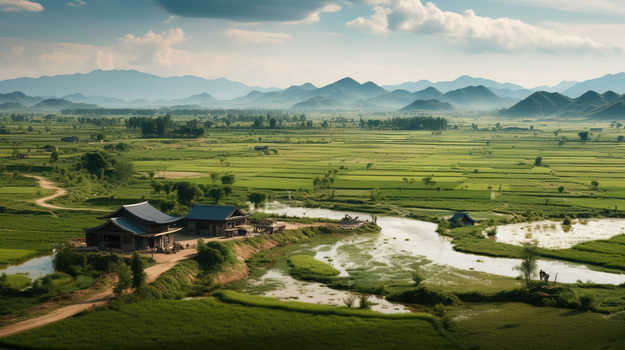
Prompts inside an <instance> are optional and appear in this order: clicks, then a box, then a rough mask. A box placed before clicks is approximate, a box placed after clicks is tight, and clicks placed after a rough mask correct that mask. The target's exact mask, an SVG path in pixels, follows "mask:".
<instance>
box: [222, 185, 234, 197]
mask: <svg viewBox="0 0 625 350" xmlns="http://www.w3.org/2000/svg"><path fill="white" fill-rule="evenodd" d="M223 189H224V195H225V196H226V197H228V196H229V195H230V194H231V193H232V186H224V187H223Z"/></svg>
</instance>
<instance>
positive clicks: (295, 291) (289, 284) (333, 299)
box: [256, 270, 410, 314]
mask: <svg viewBox="0 0 625 350" xmlns="http://www.w3.org/2000/svg"><path fill="white" fill-rule="evenodd" d="M256 283H275V284H277V285H279V286H280V287H279V288H278V289H277V290H275V291H270V292H266V293H264V294H263V295H265V296H268V297H274V298H279V299H282V300H292V301H302V302H306V303H313V304H324V305H334V306H345V303H344V300H345V299H347V298H348V297H349V296H353V297H354V298H355V299H356V301H355V302H354V307H358V296H357V295H354V294H352V293H350V292H347V291H340V290H334V289H330V288H328V287H326V286H325V285H323V284H319V283H314V282H313V283H308V282H302V281H298V280H296V279H294V278H293V277H291V276H287V275H284V274H282V273H281V272H280V271H278V270H270V271H268V272H267V273H266V274H265V275H263V277H261V278H260V280H259V281H258V282H256ZM369 302H371V303H373V305H372V306H371V310H374V311H378V312H382V313H385V314H390V313H402V312H410V310H409V309H406V308H405V307H404V306H403V305H401V304H393V303H391V302H389V301H387V300H385V299H384V298H382V297H379V296H372V297H370V298H369Z"/></svg>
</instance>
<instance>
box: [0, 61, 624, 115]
mask: <svg viewBox="0 0 625 350" xmlns="http://www.w3.org/2000/svg"><path fill="white" fill-rule="evenodd" d="M589 90H592V93H590V91H589ZM622 93H625V73H619V74H616V75H610V74H608V75H606V76H604V77H601V78H597V79H591V80H587V81H584V82H572V81H564V82H562V83H560V84H558V85H556V86H553V87H547V86H540V87H537V88H533V89H525V88H523V87H521V86H519V85H515V84H510V83H499V82H496V81H493V80H489V79H482V78H473V77H470V76H466V75H465V76H461V77H459V78H458V79H455V80H453V81H447V82H437V83H432V82H430V81H427V80H420V81H417V82H405V83H402V84H399V85H385V86H379V85H377V84H376V83H374V82H371V81H369V82H365V83H363V84H361V83H359V82H357V81H355V80H354V79H351V78H349V77H347V78H343V79H340V80H338V81H336V82H334V83H331V84H328V85H326V86H322V87H316V86H314V85H313V84H311V83H305V84H302V85H294V86H291V87H289V88H287V89H277V88H266V89H265V88H258V87H249V86H247V85H245V84H242V83H239V82H233V81H229V80H227V79H213V80H209V79H203V78H198V77H193V76H184V77H171V78H162V77H158V76H155V75H151V74H145V73H141V72H137V71H132V70H131V71H121V70H112V71H101V70H98V71H93V72H91V73H88V74H72V75H60V76H52V77H47V76H45V77H40V78H18V79H11V80H4V81H0V109H2V110H11V109H24V108H28V109H35V110H43V109H78V108H101V107H107V108H111V107H116V108H160V107H166V108H171V109H194V108H284V109H289V108H291V109H296V110H304V109H359V110H366V109H370V110H404V111H407V110H424V111H440V112H450V111H456V112H462V111H492V110H500V111H499V112H497V113H498V114H499V115H501V116H509V117H515V116H521V115H523V116H532V115H533V116H560V117H593V118H594V117H597V116H605V115H615V114H618V113H620V110H621V109H620V107H618V106H619V103H622V102H623V101H621V100H622V99H623V98H622V96H620V94H622ZM576 96H577V97H576Z"/></svg>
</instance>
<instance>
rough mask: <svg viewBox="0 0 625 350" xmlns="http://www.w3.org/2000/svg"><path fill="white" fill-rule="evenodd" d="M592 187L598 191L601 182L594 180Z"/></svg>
mask: <svg viewBox="0 0 625 350" xmlns="http://www.w3.org/2000/svg"><path fill="white" fill-rule="evenodd" d="M590 185H591V186H592V187H594V188H595V189H596V188H597V187H599V182H597V181H596V180H593V181H592V182H591V183H590Z"/></svg>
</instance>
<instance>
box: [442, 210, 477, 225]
mask: <svg viewBox="0 0 625 350" xmlns="http://www.w3.org/2000/svg"><path fill="white" fill-rule="evenodd" d="M448 220H449V221H450V222H451V224H452V225H459V226H474V225H475V223H476V222H477V221H475V220H473V218H471V217H470V216H469V214H468V213H466V212H463V211H460V212H457V213H455V214H454V216H452V217H451V218H449V219H448Z"/></svg>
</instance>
